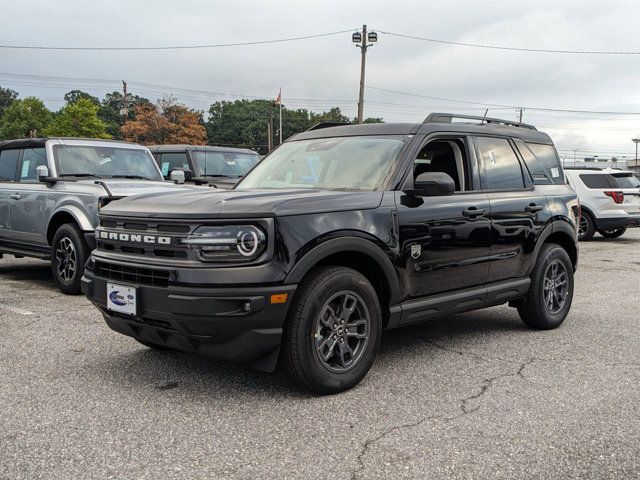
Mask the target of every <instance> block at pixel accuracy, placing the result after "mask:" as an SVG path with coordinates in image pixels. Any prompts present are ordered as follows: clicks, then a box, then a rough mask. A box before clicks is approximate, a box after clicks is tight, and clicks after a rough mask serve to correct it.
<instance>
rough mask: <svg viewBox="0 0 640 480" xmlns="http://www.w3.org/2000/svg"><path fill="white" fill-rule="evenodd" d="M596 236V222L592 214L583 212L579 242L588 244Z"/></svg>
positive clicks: (579, 226) (579, 228)
mask: <svg viewBox="0 0 640 480" xmlns="http://www.w3.org/2000/svg"><path fill="white" fill-rule="evenodd" d="M595 234H596V222H595V221H594V220H593V217H592V216H591V214H590V213H587V212H585V211H584V210H583V211H582V214H581V215H580V224H579V225H578V240H580V241H581V242H587V241H589V240H591V239H592V238H593V236H594V235H595Z"/></svg>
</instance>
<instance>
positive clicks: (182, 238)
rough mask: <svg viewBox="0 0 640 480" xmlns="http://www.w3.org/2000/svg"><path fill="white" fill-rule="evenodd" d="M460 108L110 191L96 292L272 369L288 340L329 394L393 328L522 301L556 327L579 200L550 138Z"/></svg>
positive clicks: (124, 326) (139, 318) (319, 131)
mask: <svg viewBox="0 0 640 480" xmlns="http://www.w3.org/2000/svg"><path fill="white" fill-rule="evenodd" d="M458 117H460V116H457V115H452V114H431V115H429V116H428V117H427V119H426V120H425V121H424V123H419V124H389V123H387V124H363V125H349V126H340V127H329V128H312V129H311V130H309V131H307V132H304V133H301V134H298V135H295V136H293V137H292V138H290V139H288V140H287V141H286V142H285V143H284V144H283V145H282V146H280V147H278V149H277V150H275V151H274V152H273V153H271V154H270V155H268V156H267V157H266V158H265V159H264V160H263V161H262V162H260V163H259V164H258V165H257V166H256V167H255V168H254V169H253V170H252V171H251V172H250V173H249V174H247V175H246V176H245V177H244V178H243V179H242V180H241V181H240V182H239V184H238V185H237V186H236V187H235V189H234V190H231V191H228V192H217V193H215V194H212V192H211V191H210V190H203V189H199V190H198V191H193V192H184V193H180V194H176V193H169V192H165V193H162V194H158V195H152V196H145V197H138V198H128V199H123V200H120V201H118V202H114V203H112V204H109V205H108V206H106V207H105V208H104V209H102V211H101V212H100V226H99V227H98V229H97V238H98V243H97V249H96V250H95V251H94V252H93V254H92V256H91V258H90V260H89V261H88V263H87V265H86V270H85V275H84V277H83V280H82V288H83V292H84V293H85V294H86V295H87V297H88V298H89V299H90V300H91V301H92V302H93V303H94V304H95V305H96V306H97V307H98V309H99V310H100V311H101V312H102V314H103V315H104V318H105V320H106V322H107V324H108V326H109V327H110V328H112V329H113V330H115V331H116V332H119V333H122V334H124V335H129V336H131V337H133V338H135V339H136V340H138V341H139V342H140V343H142V344H143V345H146V346H149V347H151V348H171V349H179V350H187V351H193V352H198V353H202V354H208V355H214V356H218V357H221V358H224V359H228V360H234V361H240V362H247V363H251V364H253V366H254V367H255V368H258V369H261V370H266V371H272V370H273V369H274V368H275V366H276V362H277V360H278V358H279V356H280V355H281V354H282V358H283V359H284V363H285V365H286V367H287V369H288V371H289V372H290V374H291V375H292V376H293V378H294V379H295V380H296V381H297V382H298V383H299V384H300V385H302V386H303V387H305V388H308V389H310V390H312V391H315V392H319V393H323V394H326V393H335V392H339V391H342V390H346V389H348V388H351V387H353V386H354V385H356V384H357V383H358V382H359V381H360V380H362V378H363V377H364V376H365V375H366V373H367V372H368V370H369V368H370V367H371V365H372V364H373V361H374V359H375V356H376V352H377V350H378V345H379V343H380V337H381V334H382V331H383V330H384V329H391V328H396V327H400V326H405V325H410V324H413V323H417V322H422V321H424V320H428V319H431V318H433V317H438V316H446V315H451V314H453V313H457V312H463V311H469V310H476V309H479V308H484V307H489V306H492V305H499V304H504V303H507V302H508V303H509V305H511V306H512V307H516V308H517V309H518V313H519V315H520V318H521V319H522V320H523V321H524V322H525V323H526V324H527V325H529V326H530V327H533V328H537V329H551V328H556V327H558V326H559V325H560V324H561V323H562V322H563V321H564V319H565V317H566V316H567V313H568V312H569V309H570V306H571V301H572V298H573V287H574V282H573V274H574V270H575V268H576V265H577V261H578V248H577V234H576V232H577V221H578V216H579V204H578V201H577V198H576V194H575V192H574V191H573V189H571V188H570V187H569V186H568V185H567V184H566V181H565V178H564V175H563V172H562V166H561V165H560V161H559V158H558V155H557V153H556V150H555V148H554V146H553V142H552V141H551V139H550V138H549V136H548V135H546V134H545V133H542V132H539V131H537V130H536V129H535V128H534V127H533V126H530V125H525V124H521V123H514V122H509V121H506V120H499V119H491V118H483V117H462V120H463V121H464V123H457V122H456V123H454V122H453V120H454V119H457V118H458ZM143 239H146V240H143ZM159 252H161V254H160V253H159Z"/></svg>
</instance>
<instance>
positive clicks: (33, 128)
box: [0, 97, 52, 139]
mask: <svg viewBox="0 0 640 480" xmlns="http://www.w3.org/2000/svg"><path fill="white" fill-rule="evenodd" d="M51 118H52V115H51V112H50V111H49V110H47V107H45V106H44V103H42V101H41V100H38V99H37V98H35V97H27V98H25V99H23V100H20V99H18V100H14V101H13V102H12V103H11V105H9V106H8V107H7V108H6V109H5V110H4V112H3V114H2V117H1V118H0V139H14V138H25V137H36V136H39V135H42V134H43V133H44V132H43V131H44V129H45V128H46V127H47V126H48V125H49V123H50V122H51Z"/></svg>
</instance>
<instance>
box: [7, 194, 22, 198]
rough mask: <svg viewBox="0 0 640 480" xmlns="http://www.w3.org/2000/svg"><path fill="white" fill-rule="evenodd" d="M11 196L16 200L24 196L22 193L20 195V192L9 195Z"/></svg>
mask: <svg viewBox="0 0 640 480" xmlns="http://www.w3.org/2000/svg"><path fill="white" fill-rule="evenodd" d="M9 196H10V197H11V198H13V199H14V200H20V199H21V198H22V195H20V194H19V193H13V194H11V195H9Z"/></svg>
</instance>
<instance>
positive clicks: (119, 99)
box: [98, 91, 151, 139]
mask: <svg viewBox="0 0 640 480" xmlns="http://www.w3.org/2000/svg"><path fill="white" fill-rule="evenodd" d="M123 98H124V95H122V93H120V92H116V91H114V92H112V93H107V94H106V95H105V97H104V99H103V100H102V102H101V104H100V110H98V117H100V119H101V120H102V121H103V122H105V123H106V124H107V132H108V133H109V134H110V135H111V136H112V137H113V138H118V139H121V138H122V132H121V130H120V129H121V127H122V125H123V124H124V123H125V120H135V119H136V114H135V112H136V107H137V106H139V105H151V102H150V101H149V100H148V99H146V98H144V97H139V96H138V95H132V94H130V93H127V106H128V115H127V118H126V119H125V118H124V114H123V113H122V110H123V108H124V100H123Z"/></svg>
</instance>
